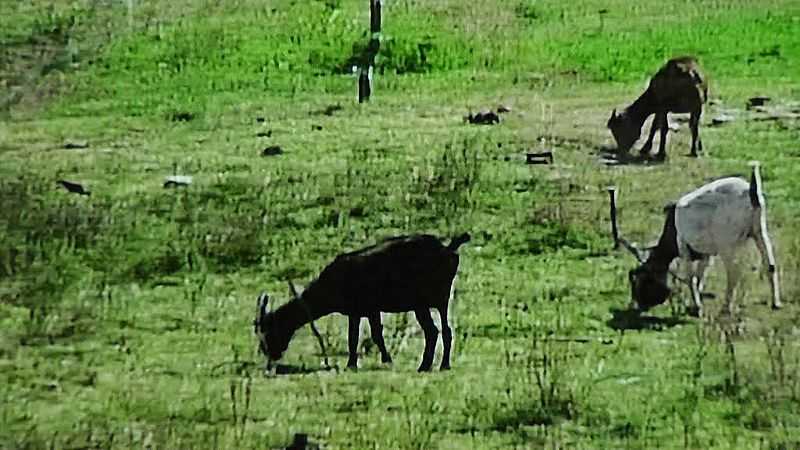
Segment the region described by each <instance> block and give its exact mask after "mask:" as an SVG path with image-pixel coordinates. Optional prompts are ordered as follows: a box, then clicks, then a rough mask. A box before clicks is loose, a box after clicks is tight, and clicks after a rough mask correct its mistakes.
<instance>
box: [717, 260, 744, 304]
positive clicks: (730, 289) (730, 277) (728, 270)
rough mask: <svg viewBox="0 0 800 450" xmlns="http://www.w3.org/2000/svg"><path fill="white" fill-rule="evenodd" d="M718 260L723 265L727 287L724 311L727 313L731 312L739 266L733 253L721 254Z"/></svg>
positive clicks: (739, 272)
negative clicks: (720, 260)
mask: <svg viewBox="0 0 800 450" xmlns="http://www.w3.org/2000/svg"><path fill="white" fill-rule="evenodd" d="M719 256H720V259H722V263H723V264H724V265H725V278H726V279H727V280H726V281H727V286H726V288H725V311H726V312H728V313H732V312H733V306H734V300H735V299H734V297H735V295H736V287H737V286H738V284H739V276H740V275H741V271H740V270H739V264H738V263H737V262H736V256H735V254H734V253H733V252H726V253H721V254H720V255H719Z"/></svg>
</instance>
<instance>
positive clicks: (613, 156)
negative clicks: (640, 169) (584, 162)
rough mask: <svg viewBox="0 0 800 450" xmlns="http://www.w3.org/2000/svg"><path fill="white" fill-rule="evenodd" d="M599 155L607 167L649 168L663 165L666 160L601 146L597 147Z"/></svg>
mask: <svg viewBox="0 0 800 450" xmlns="http://www.w3.org/2000/svg"><path fill="white" fill-rule="evenodd" d="M595 149H596V150H597V154H598V155H600V162H601V163H602V164H604V165H606V166H635V165H641V166H647V165H651V164H652V165H655V164H662V163H663V162H664V160H661V159H658V158H656V157H654V156H651V155H643V154H641V153H638V152H636V153H633V154H632V153H630V152H624V151H620V150H618V149H617V148H616V147H614V146H609V145H600V146H597V147H595Z"/></svg>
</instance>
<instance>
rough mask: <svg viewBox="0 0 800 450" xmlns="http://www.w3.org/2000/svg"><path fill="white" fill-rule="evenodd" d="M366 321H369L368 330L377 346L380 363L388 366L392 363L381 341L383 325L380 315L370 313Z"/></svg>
mask: <svg viewBox="0 0 800 450" xmlns="http://www.w3.org/2000/svg"><path fill="white" fill-rule="evenodd" d="M367 319H369V330H370V333H371V334H372V340H373V341H374V342H375V344H376V345H377V346H378V350H380V352H381V362H382V363H384V364H388V363H391V362H392V357H391V356H390V355H389V351H388V350H386V342H385V341H384V340H383V324H382V323H381V313H380V312H379V311H376V312H374V313H371V314H370V315H369V316H368V317H367Z"/></svg>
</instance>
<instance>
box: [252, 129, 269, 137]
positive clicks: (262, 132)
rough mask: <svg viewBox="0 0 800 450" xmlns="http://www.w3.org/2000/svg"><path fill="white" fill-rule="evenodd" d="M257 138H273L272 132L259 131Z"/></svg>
mask: <svg viewBox="0 0 800 450" xmlns="http://www.w3.org/2000/svg"><path fill="white" fill-rule="evenodd" d="M256 137H266V138H268V137H272V130H267V131H259V132H258V133H256Z"/></svg>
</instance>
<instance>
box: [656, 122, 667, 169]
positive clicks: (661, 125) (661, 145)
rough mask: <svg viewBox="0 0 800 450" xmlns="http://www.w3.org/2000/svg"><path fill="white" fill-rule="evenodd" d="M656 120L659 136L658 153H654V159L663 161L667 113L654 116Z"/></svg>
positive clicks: (665, 155)
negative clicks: (659, 131)
mask: <svg viewBox="0 0 800 450" xmlns="http://www.w3.org/2000/svg"><path fill="white" fill-rule="evenodd" d="M656 119H658V122H659V124H658V127H659V129H660V130H661V136H660V138H659V140H658V153H656V158H657V159H660V160H662V161H663V160H665V159H667V133H668V132H669V124H668V123H667V112H666V111H664V112H663V113H659V114H658V115H657V116H656Z"/></svg>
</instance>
